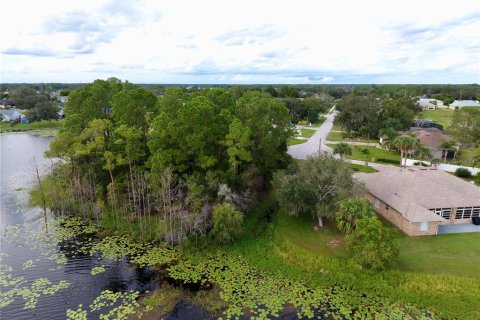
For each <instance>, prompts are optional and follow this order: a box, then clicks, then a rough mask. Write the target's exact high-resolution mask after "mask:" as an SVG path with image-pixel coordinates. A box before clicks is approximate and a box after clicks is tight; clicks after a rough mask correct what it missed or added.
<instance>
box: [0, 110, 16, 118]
mask: <svg viewBox="0 0 480 320" xmlns="http://www.w3.org/2000/svg"><path fill="white" fill-rule="evenodd" d="M15 112H16V113H18V114H20V112H18V111H17V110H15V109H0V114H3V115H5V116H9V117H10V118H11V117H13V116H14V115H15Z"/></svg>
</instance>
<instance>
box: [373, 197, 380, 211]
mask: <svg viewBox="0 0 480 320" xmlns="http://www.w3.org/2000/svg"><path fill="white" fill-rule="evenodd" d="M374 206H375V208H377V209H378V208H380V200H378V199H375V204H374Z"/></svg>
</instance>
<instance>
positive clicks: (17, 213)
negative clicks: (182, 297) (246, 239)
mask: <svg viewBox="0 0 480 320" xmlns="http://www.w3.org/2000/svg"><path fill="white" fill-rule="evenodd" d="M51 139H52V138H46V137H35V136H30V135H27V134H6V135H0V146H1V159H0V160H1V171H0V177H1V184H0V188H1V198H0V201H1V204H0V219H1V220H0V221H1V225H0V229H2V230H3V229H5V227H7V226H12V225H20V226H23V227H27V228H29V229H33V230H35V229H36V228H43V226H44V219H43V218H42V217H43V213H42V210H41V209H40V208H30V207H29V206H28V188H29V187H31V186H32V184H34V183H35V182H36V180H35V175H34V170H35V169H34V168H35V165H34V158H35V159H36V161H37V164H38V167H39V168H40V169H41V171H45V170H46V169H47V168H48V165H49V163H50V160H48V159H45V158H44V157H43V153H44V151H45V150H46V149H47V148H48V145H49V143H50V141H51ZM45 250H47V249H46V248H34V247H33V246H32V244H31V243H30V242H27V241H24V240H23V239H22V238H21V237H19V238H16V239H14V240H5V239H2V242H1V253H2V254H4V257H3V261H2V264H3V265H5V266H9V267H11V268H12V269H13V270H12V271H11V274H12V275H13V276H15V277H18V276H23V277H24V279H25V280H26V285H27V286H30V285H31V283H32V282H33V281H34V280H35V279H37V278H48V279H49V280H50V281H51V282H52V283H58V282H59V281H61V280H65V281H68V282H69V283H70V286H69V287H68V288H66V289H62V290H60V291H58V292H57V293H55V294H54V295H42V296H41V297H40V298H39V300H38V304H37V306H36V308H35V309H24V305H25V301H24V300H23V299H22V298H20V297H16V298H15V300H14V301H13V302H12V303H11V304H10V305H8V306H6V307H4V308H2V309H0V318H1V319H10V320H15V319H65V318H66V310H67V309H76V308H77V306H78V305H79V304H83V305H84V306H88V305H89V304H90V303H92V301H93V300H94V299H95V297H97V296H98V295H99V294H100V293H101V292H102V291H103V290H107V289H108V290H112V291H115V292H117V291H129V290H136V291H140V292H144V291H146V290H152V289H155V288H156V287H157V286H158V281H156V275H155V273H153V272H151V271H149V270H146V269H135V268H132V267H131V266H130V265H129V263H128V262H127V261H125V260H121V261H109V260H103V259H102V260H99V259H98V258H97V257H91V256H89V255H83V256H81V255H80V256H79V255H78V254H77V255H75V257H73V255H71V254H69V249H68V248H65V247H61V246H55V247H53V248H51V249H50V250H52V251H53V252H54V253H55V252H56V253H62V254H65V256H66V257H67V262H66V264H60V265H59V264H57V263H56V262H55V261H53V260H50V259H47V258H46V255H45ZM49 255H51V254H49ZM27 260H33V261H34V266H33V267H31V268H26V269H25V268H24V265H23V264H24V262H25V261H27ZM97 265H104V266H105V267H106V272H104V273H102V274H99V275H96V276H92V275H91V274H90V272H91V270H92V268H93V267H94V266H97ZM0 290H2V287H1V286H0ZM103 311H104V310H103ZM98 316H99V315H98V313H90V312H89V316H88V318H89V319H97V318H98Z"/></svg>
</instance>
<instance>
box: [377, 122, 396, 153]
mask: <svg viewBox="0 0 480 320" xmlns="http://www.w3.org/2000/svg"><path fill="white" fill-rule="evenodd" d="M379 135H380V137H381V138H383V139H382V140H383V142H382V146H383V147H385V148H387V150H388V151H390V150H391V149H392V148H393V147H394V141H395V138H396V137H398V133H397V131H396V130H394V129H393V128H382V129H380V132H379Z"/></svg>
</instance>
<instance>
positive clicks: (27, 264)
mask: <svg viewBox="0 0 480 320" xmlns="http://www.w3.org/2000/svg"><path fill="white" fill-rule="evenodd" d="M34 266H35V264H34V263H33V260H27V261H25V262H24V263H23V264H22V269H23V270H25V269H28V268H32V267H34Z"/></svg>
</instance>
